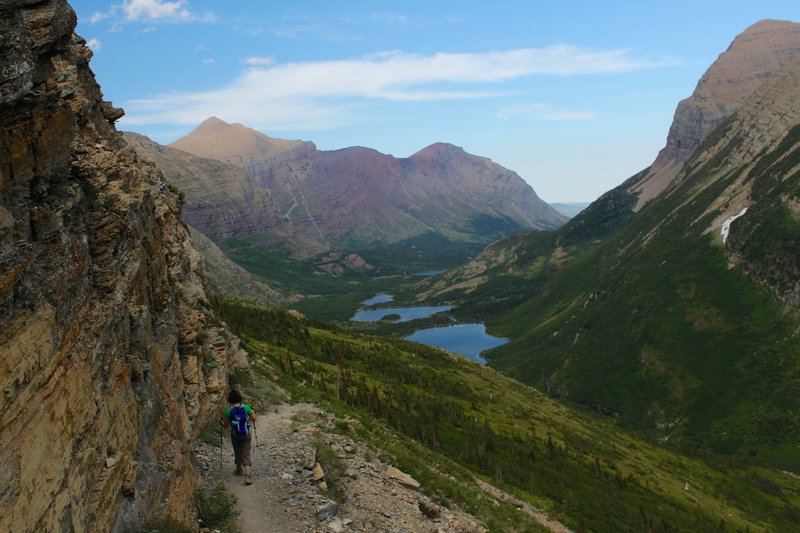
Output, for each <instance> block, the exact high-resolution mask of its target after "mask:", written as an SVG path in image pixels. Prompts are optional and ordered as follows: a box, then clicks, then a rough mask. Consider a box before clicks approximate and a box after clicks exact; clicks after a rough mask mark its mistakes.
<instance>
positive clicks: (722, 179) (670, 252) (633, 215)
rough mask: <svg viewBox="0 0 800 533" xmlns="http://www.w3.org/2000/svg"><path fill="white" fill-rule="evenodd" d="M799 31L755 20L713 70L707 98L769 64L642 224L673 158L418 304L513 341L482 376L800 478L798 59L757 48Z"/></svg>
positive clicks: (518, 241) (438, 284) (447, 278)
mask: <svg viewBox="0 0 800 533" xmlns="http://www.w3.org/2000/svg"><path fill="white" fill-rule="evenodd" d="M798 27H800V25H797V24H792V23H775V22H767V23H762V24H756V25H755V26H753V27H752V28H750V29H749V30H747V31H746V32H745V34H743V36H742V37H739V38H737V39H736V41H734V45H732V46H731V48H730V49H729V51H728V52H726V53H725V54H723V55H722V56H720V58H719V59H718V60H717V62H716V63H715V65H714V66H712V68H711V69H709V73H707V74H706V75H705V76H704V77H703V80H706V81H705V82H703V84H701V85H704V84H706V83H710V81H709V80H713V79H714V76H713V75H712V74H713V72H716V71H718V70H719V66H720V65H730V64H731V62H733V64H735V66H736V68H737V69H738V71H740V72H752V71H753V69H754V67H753V65H748V64H746V62H747V61H753V62H754V63H757V64H759V65H765V64H770V65H776V66H774V68H772V67H770V73H769V75H764V76H761V79H760V83H754V82H753V79H752V78H751V77H750V76H744V77H743V79H744V83H745V86H746V88H745V89H743V90H742V91H740V92H739V93H738V94H739V95H740V97H741V99H740V100H737V99H735V98H732V99H731V100H729V102H728V105H729V106H730V109H731V111H730V113H729V115H728V116H727V118H721V119H720V120H721V122H720V123H719V125H717V126H716V128H714V129H712V130H710V132H708V133H706V134H705V135H704V136H703V137H702V140H701V142H700V144H699V146H698V147H697V149H696V150H694V151H693V153H692V154H691V156H690V157H688V158H687V159H686V161H685V162H683V163H682V164H681V163H680V159H681V158H682V157H683V156H681V155H680V154H678V155H676V156H675V157H678V159H676V161H679V163H677V164H679V165H680V170H679V172H677V173H676V176H677V178H676V179H674V180H672V181H671V182H670V184H669V185H667V186H666V187H665V188H664V189H663V190H662V191H661V192H660V193H659V194H657V195H654V196H652V198H650V199H649V201H648V202H647V203H646V204H644V205H643V206H641V205H640V206H639V207H640V209H639V210H638V212H636V210H635V208H636V206H637V204H638V203H640V202H641V198H642V197H643V196H640V194H639V193H640V191H638V190H637V188H636V185H637V184H641V183H643V180H644V181H646V180H647V177H648V176H654V175H655V174H654V173H653V172H654V171H653V169H654V168H655V167H657V166H658V165H659V164H661V163H660V162H659V161H663V157H664V155H663V154H665V153H668V152H669V149H665V151H662V152H661V154H660V155H659V159H658V160H657V161H656V163H654V166H653V167H650V168H648V169H645V170H643V171H642V172H641V173H639V174H637V175H636V176H633V177H632V178H630V179H629V180H627V181H626V182H625V183H623V184H621V185H620V186H619V187H617V188H616V189H614V190H612V191H609V192H608V193H606V194H605V195H603V196H602V197H601V198H600V199H598V200H597V201H596V202H594V203H593V204H592V205H590V206H589V207H588V208H587V209H586V210H584V211H583V212H582V213H581V214H579V215H578V216H576V217H575V218H574V219H572V220H571V221H570V222H569V223H567V224H566V225H565V226H563V227H562V228H560V229H559V230H557V231H555V232H545V233H538V234H529V235H519V236H515V237H512V238H510V239H506V240H504V241H501V242H498V243H495V244H494V245H492V246H491V247H489V248H487V250H486V251H485V252H484V253H483V254H481V255H480V256H478V257H476V258H475V259H473V260H472V261H471V262H470V263H469V264H468V265H466V266H465V267H463V268H460V269H457V270H454V271H452V272H449V273H447V274H445V275H443V276H442V277H441V278H439V279H433V280H430V281H428V282H426V284H425V285H424V286H423V287H420V295H421V297H424V298H427V299H428V300H430V301H447V302H450V303H457V304H458V305H459V307H458V308H457V309H456V310H455V312H456V314H460V316H462V317H463V318H472V319H474V318H479V319H484V320H487V321H489V323H490V325H492V326H493V328H494V329H493V330H492V332H493V334H496V335H499V336H503V337H512V338H513V340H512V341H511V342H510V343H508V344H506V345H504V346H502V347H499V348H497V349H495V350H493V351H492V352H489V354H488V355H489V359H490V364H491V366H493V367H494V368H497V369H498V370H501V371H503V372H505V373H507V374H509V375H511V376H513V377H516V378H518V379H520V380H522V381H523V382H526V383H529V384H533V385H536V386H537V387H538V388H540V389H541V390H543V391H547V392H548V393H550V394H551V395H555V396H560V397H563V398H568V399H570V400H572V401H577V402H580V403H582V404H585V405H588V406H591V407H593V408H595V409H598V410H600V411H601V412H604V413H608V414H610V415H612V416H614V417H615V418H616V419H617V420H618V422H619V423H620V424H622V425H624V426H626V427H628V428H631V429H634V430H636V431H640V432H642V433H643V434H646V435H649V436H651V437H654V438H659V439H662V440H663V441H665V442H669V443H670V444H672V445H675V446H681V447H688V448H692V449H703V450H712V451H714V452H717V453H737V454H741V455H753V456H760V457H762V458H764V459H767V460H769V461H773V462H775V463H777V464H781V465H783V466H785V467H786V468H789V469H791V470H793V471H797V470H798V469H800V455H798V452H797V448H796V445H795V443H796V442H797V440H798V438H800V418H798V414H797V413H799V412H800V400H798V398H800V394H799V393H800V389H798V386H797V383H798V377H800V348H798V346H800V342H798V341H800V338H798V335H800V333H799V332H800V320H798V305H799V304H800V299H798V294H800V229H799V228H800V209H798V205H800V171H799V170H798V169H800V93H798V91H797V87H798V80H799V79H800V53H795V54H794V55H793V57H787V56H786V52H785V51H786V49H787V43H786V42H782V43H781V45H780V46H777V45H775V43H774V41H773V40H770V39H766V38H764V39H757V38H756V37H755V36H758V35H760V34H761V30H762V29H765V30H770V29H773V28H778V29H779V30H780V31H779V33H780V35H783V36H786V35H789V34H790V35H794V36H795V37H794V38H795V39H796V43H795V44H796V45H797V44H800V32H798V31H797V28H798ZM767 34H769V32H767ZM742 42H749V43H750V46H751V48H750V53H749V54H741V53H740V52H741V47H740V44H741V43H742ZM736 43H739V44H736ZM795 49H797V47H796V46H795ZM729 52H730V53H731V54H732V55H731V56H728V54H729ZM773 52H774V53H775V54H777V55H778V57H779V58H780V65H777V62H773V61H770V60H769V57H771V56H770V53H773ZM731 57H733V59H731ZM734 60H735V61H734ZM731 68H733V67H731ZM732 79H733V78H732ZM730 83H734V82H733V81H731V82H730ZM753 85H754V86H753ZM751 86H752V87H751ZM727 91H728V94H734V93H736V91H735V90H734V87H729V88H728V89H727ZM731 102H735V105H734V103H731ZM686 106H687V104H686V101H684V102H683V103H682V104H681V106H680V109H685V108H686ZM681 120H683V118H682V113H676V121H681ZM671 131H673V132H675V131H683V130H682V128H679V127H677V126H675V125H673V128H672V129H671ZM675 138H677V137H675ZM676 146H677V145H676ZM642 190H644V189H642ZM642 194H644V193H642Z"/></svg>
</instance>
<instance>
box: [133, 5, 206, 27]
mask: <svg viewBox="0 0 800 533" xmlns="http://www.w3.org/2000/svg"><path fill="white" fill-rule="evenodd" d="M188 3H189V2H187V1H186V0H177V1H175V2H164V1H162V0H125V2H123V4H122V12H123V13H124V14H125V18H126V19H128V20H130V21H134V20H174V21H181V22H188V21H192V20H195V19H196V18H197V17H196V15H194V14H193V13H192V12H191V11H189V9H187V8H186V5H187V4H188Z"/></svg>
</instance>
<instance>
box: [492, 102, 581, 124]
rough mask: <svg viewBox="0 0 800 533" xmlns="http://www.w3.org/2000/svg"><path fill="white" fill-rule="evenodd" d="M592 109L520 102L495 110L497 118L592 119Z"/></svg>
mask: <svg viewBox="0 0 800 533" xmlns="http://www.w3.org/2000/svg"><path fill="white" fill-rule="evenodd" d="M594 117H595V113H594V111H567V110H563V109H555V108H553V107H552V106H550V105H547V104H538V103H537V104H521V105H514V106H508V107H503V108H501V109H500V111H498V112H497V118H499V119H503V120H507V119H510V118H525V119H529V120H592V119H593V118H594Z"/></svg>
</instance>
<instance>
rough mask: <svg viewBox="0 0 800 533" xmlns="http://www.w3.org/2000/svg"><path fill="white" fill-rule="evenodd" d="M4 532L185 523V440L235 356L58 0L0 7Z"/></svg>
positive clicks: (188, 491) (171, 200)
mask: <svg viewBox="0 0 800 533" xmlns="http://www.w3.org/2000/svg"><path fill="white" fill-rule="evenodd" d="M0 13H1V14H2V17H0V40H1V41H2V44H3V50H4V54H3V56H2V58H0V357H1V358H0V390H2V394H3V401H2V404H1V407H0V461H2V464H3V468H2V469H0V529H2V530H4V531H68V530H69V531H121V530H124V529H125V528H126V527H128V526H131V525H137V524H140V523H142V522H143V521H145V520H146V519H147V518H149V517H152V516H164V515H169V516H172V517H175V518H176V519H178V520H180V521H183V522H185V523H189V522H191V520H192V508H191V504H190V502H191V497H192V492H193V490H194V487H195V484H196V475H195V471H194V468H193V467H192V465H191V462H190V455H189V453H188V450H187V447H186V440H187V438H189V437H191V436H192V435H195V434H196V433H197V432H198V430H199V428H200V426H201V425H203V424H205V423H206V422H207V421H208V420H209V419H210V418H211V417H215V416H216V415H217V414H218V408H219V407H220V404H221V402H222V400H223V394H224V392H225V388H226V385H227V372H228V370H229V369H230V367H231V365H234V364H238V365H246V360H245V359H244V353H243V352H242V351H241V350H240V349H239V347H238V340H236V339H235V338H234V337H233V336H232V335H231V334H230V333H229V332H227V330H225V329H224V328H222V327H219V326H217V325H214V324H215V322H214V319H213V315H212V313H211V312H210V311H209V310H208V308H207V303H206V297H205V293H204V289H203V275H202V271H201V268H200V266H199V256H198V254H197V253H196V252H195V251H194V249H193V248H192V245H191V241H190V239H189V235H188V231H187V229H186V227H185V226H184V225H183V224H182V223H181V221H180V205H179V204H180V200H179V198H178V196H177V195H176V194H174V193H172V192H170V190H169V189H168V187H166V186H165V184H164V179H163V175H162V174H161V173H160V172H159V171H157V170H156V168H155V167H154V166H153V165H152V164H149V163H144V162H142V161H141V160H140V159H139V157H138V155H137V154H136V153H135V152H134V151H133V150H132V149H131V148H129V147H127V145H126V144H125V143H124V142H123V141H122V139H121V137H120V136H119V135H118V134H117V133H116V131H115V129H114V126H113V121H114V120H116V119H117V118H119V117H120V116H121V115H122V111H121V110H119V109H115V108H114V107H113V106H112V105H111V104H110V103H109V102H104V101H103V98H102V94H101V92H100V88H99V86H98V85H97V83H96V82H95V80H94V76H93V74H92V73H91V71H90V69H89V66H88V62H89V59H90V57H91V52H90V51H89V49H88V48H87V47H86V46H85V43H84V41H83V40H82V39H80V38H79V37H77V36H76V35H74V33H73V29H74V27H75V23H76V20H75V15H74V13H73V11H72V10H71V9H70V7H69V6H68V5H67V4H66V2H65V1H63V0H49V1H41V2H31V1H23V0H19V1H5V2H2V4H0Z"/></svg>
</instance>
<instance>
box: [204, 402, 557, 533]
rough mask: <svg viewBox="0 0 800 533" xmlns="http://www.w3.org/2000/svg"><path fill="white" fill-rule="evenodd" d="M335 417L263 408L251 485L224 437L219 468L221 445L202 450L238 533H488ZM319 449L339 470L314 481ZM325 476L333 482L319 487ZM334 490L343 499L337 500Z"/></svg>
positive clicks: (552, 524) (495, 492)
mask: <svg viewBox="0 0 800 533" xmlns="http://www.w3.org/2000/svg"><path fill="white" fill-rule="evenodd" d="M335 422H336V420H335V418H334V417H333V415H330V414H327V413H325V412H323V411H322V410H320V409H319V408H317V407H316V406H313V405H309V404H295V405H289V404H282V405H279V406H277V407H274V408H273V409H272V411H270V412H267V413H259V416H258V423H257V426H256V436H255V437H254V439H253V446H254V448H253V449H252V459H253V484H252V485H245V483H244V478H243V477H240V476H236V475H234V473H233V470H234V465H233V452H232V451H231V445H230V441H229V440H227V439H225V440H224V446H223V451H222V459H223V460H222V461H221V466H220V460H219V457H220V454H219V448H216V449H214V448H212V447H209V449H207V450H206V451H205V454H206V455H207V456H208V457H214V460H213V465H212V464H210V461H208V468H207V471H206V473H205V476H206V478H207V479H208V480H209V481H217V480H222V481H223V482H224V483H225V484H226V486H227V487H228V489H229V490H230V491H231V492H232V493H233V494H235V495H236V497H237V500H238V510H239V512H240V514H239V518H238V521H237V527H238V529H239V531H241V533H294V532H298V533H299V532H303V533H329V532H330V533H337V532H362V533H366V532H369V533H372V532H377V531H391V532H396V533H417V532H453V533H455V532H485V531H486V528H485V527H484V526H483V524H481V523H480V522H479V521H478V520H477V519H475V518H474V517H473V516H471V515H469V514H467V513H464V512H461V511H459V510H457V509H447V508H444V507H441V506H439V505H437V504H436V503H434V502H433V501H431V500H430V499H429V498H428V497H427V496H425V495H424V494H422V493H421V492H419V491H418V490H416V489H415V488H414V487H413V483H411V484H409V481H408V480H407V479H402V480H401V479H398V476H396V475H395V474H390V472H392V471H393V469H392V468H390V467H391V465H387V464H385V463H382V462H380V461H379V460H377V459H375V458H374V456H375V455H377V454H376V453H374V451H370V450H368V449H367V448H366V447H365V446H364V445H362V444H360V443H357V442H354V441H352V440H351V439H349V438H348V437H345V436H342V435H339V434H336V433H334V432H332V431H330V430H331V429H332V428H333V427H334V425H335ZM256 437H257V445H256ZM320 446H322V447H324V448H326V449H327V450H328V451H329V452H332V453H333V454H334V455H335V456H336V457H338V461H339V467H340V468H341V470H342V471H340V472H337V473H336V475H335V476H334V474H333V473H332V472H330V473H325V477H323V478H322V479H320V480H317V479H315V478H316V477H318V475H319V474H320V473H321V472H322V471H321V470H320V465H319V464H318V463H317V447H320ZM395 472H396V471H395ZM400 474H401V475H400V476H399V477H400V478H402V477H403V476H402V473H400ZM320 481H325V482H327V484H328V485H330V486H329V487H328V488H327V489H326V488H325V487H324V485H323V486H322V487H320ZM411 481H413V479H412V480H411ZM479 484H480V486H481V487H482V488H483V490H485V491H486V492H487V494H489V495H491V496H492V497H494V498H497V499H501V500H506V499H508V498H510V496H508V495H507V494H505V493H504V492H502V491H500V490H499V489H497V488H495V487H493V486H491V485H488V484H485V483H482V482H479ZM334 495H336V497H337V499H338V500H340V503H336V502H334V501H333V497H334ZM512 503H513V502H512ZM518 507H520V510H521V511H523V512H525V513H527V514H529V515H530V516H533V517H534V518H536V519H537V521H539V523H541V524H542V525H544V526H546V527H548V528H550V529H551V530H553V531H557V532H560V533H563V532H567V531H569V530H568V529H567V528H565V527H564V526H563V525H562V524H559V523H558V522H556V521H554V520H552V519H550V518H548V517H546V516H545V515H543V514H542V513H540V512H538V511H537V510H535V509H533V508H532V507H530V506H528V505H526V504H522V503H520V505H518Z"/></svg>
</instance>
